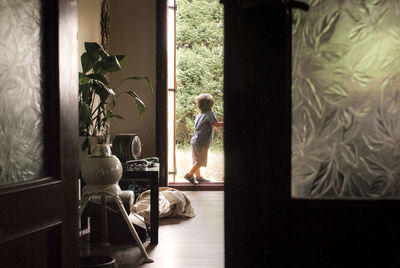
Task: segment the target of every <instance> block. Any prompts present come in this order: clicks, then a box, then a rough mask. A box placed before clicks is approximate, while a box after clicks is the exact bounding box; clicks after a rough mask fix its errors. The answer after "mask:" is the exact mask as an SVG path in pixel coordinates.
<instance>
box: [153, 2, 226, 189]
mask: <svg viewBox="0 0 400 268" xmlns="http://www.w3.org/2000/svg"><path fill="white" fill-rule="evenodd" d="M156 9H157V12H156V28H157V29H156V42H157V45H156V50H157V51H156V54H157V55H156V57H157V60H156V77H157V85H156V107H157V109H156V110H157V112H156V122H157V123H156V155H157V156H158V157H159V160H160V186H164V187H166V186H168V185H170V186H171V187H173V188H176V189H179V190H183V191H223V190H224V182H222V183H221V182H213V183H206V184H201V185H191V184H189V183H171V184H169V183H168V165H167V163H168V152H167V149H168V129H167V122H168V121H167V120H168V101H167V98H168V95H167V94H168V83H167V82H168V80H167V78H168V43H167V27H168V24H167V19H168V1H165V0H157V3H156Z"/></svg>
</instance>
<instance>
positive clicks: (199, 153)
mask: <svg viewBox="0 0 400 268" xmlns="http://www.w3.org/2000/svg"><path fill="white" fill-rule="evenodd" d="M207 155H208V148H207V147H199V146H196V145H192V158H193V164H196V163H198V164H199V165H200V166H202V167H205V166H207Z"/></svg>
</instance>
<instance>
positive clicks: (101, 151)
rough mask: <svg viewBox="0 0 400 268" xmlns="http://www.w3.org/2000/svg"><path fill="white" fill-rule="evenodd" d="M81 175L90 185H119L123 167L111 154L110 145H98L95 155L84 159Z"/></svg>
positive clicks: (95, 148)
mask: <svg viewBox="0 0 400 268" xmlns="http://www.w3.org/2000/svg"><path fill="white" fill-rule="evenodd" d="M81 175H82V179H83V181H84V182H85V183H86V184H88V185H108V184H118V182H119V180H120V179H121V177H122V165H121V162H120V161H119V159H118V158H117V157H116V156H115V155H112V154H111V149H110V146H109V145H108V144H97V145H96V146H95V147H94V150H93V154H92V155H89V156H88V157H85V158H84V159H83V161H82V166H81Z"/></svg>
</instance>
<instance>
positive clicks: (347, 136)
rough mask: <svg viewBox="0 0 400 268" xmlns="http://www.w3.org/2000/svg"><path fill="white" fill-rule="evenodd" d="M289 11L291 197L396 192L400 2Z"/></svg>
mask: <svg viewBox="0 0 400 268" xmlns="http://www.w3.org/2000/svg"><path fill="white" fill-rule="evenodd" d="M306 2H308V4H309V5H310V10H309V11H308V12H304V11H300V10H294V12H293V25H292V26H293V28H292V30H293V32H292V36H293V41H292V116H293V119H292V196H293V197H296V198H398V197H399V196H400V1H397V0H385V1H384V0H365V1H357V0H351V1H350V0H349V1H340V0H337V1H336V0H325V1H322V0H321V1H318V0H309V1H306Z"/></svg>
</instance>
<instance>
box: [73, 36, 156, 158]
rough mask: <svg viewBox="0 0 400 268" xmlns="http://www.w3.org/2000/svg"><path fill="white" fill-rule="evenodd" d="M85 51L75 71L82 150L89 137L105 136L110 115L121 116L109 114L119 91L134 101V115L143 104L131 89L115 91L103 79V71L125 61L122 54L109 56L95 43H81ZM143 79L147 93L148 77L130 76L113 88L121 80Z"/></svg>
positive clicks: (149, 88)
mask: <svg viewBox="0 0 400 268" xmlns="http://www.w3.org/2000/svg"><path fill="white" fill-rule="evenodd" d="M85 50H86V51H85V52H84V53H83V54H82V56H81V63H82V72H79V135H80V136H85V137H86V138H85V140H84V142H83V145H82V150H85V149H86V148H88V146H89V138H88V137H90V136H103V137H105V139H104V141H106V137H107V135H108V128H109V120H110V119H111V118H113V117H115V118H120V119H122V116H120V115H118V114H115V113H113V111H112V109H113V108H114V107H115V105H116V102H117V98H118V96H119V95H121V94H128V95H129V96H131V97H132V98H133V99H134V100H135V103H136V110H137V112H138V114H142V113H143V112H144V111H145V109H146V106H145V104H144V103H143V101H142V100H141V99H140V98H139V96H138V95H137V94H136V93H135V92H134V91H133V90H127V91H123V92H121V93H120V94H119V95H117V94H116V93H115V91H114V90H113V88H112V87H111V85H110V83H109V82H108V80H107V78H106V74H107V73H110V72H117V71H119V70H121V66H123V65H124V64H125V62H126V57H125V56H124V55H110V54H108V53H107V52H106V51H105V50H104V49H103V48H102V47H101V46H100V45H99V44H97V43H93V42H85ZM128 80H139V81H144V82H145V84H146V86H147V88H148V90H149V91H150V93H153V87H152V85H151V82H150V80H149V78H147V77H142V76H131V77H128V78H125V79H123V80H122V81H121V82H120V83H119V84H118V85H117V86H116V87H115V88H114V89H117V88H118V87H119V86H121V85H122V83H124V82H125V81H128Z"/></svg>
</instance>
